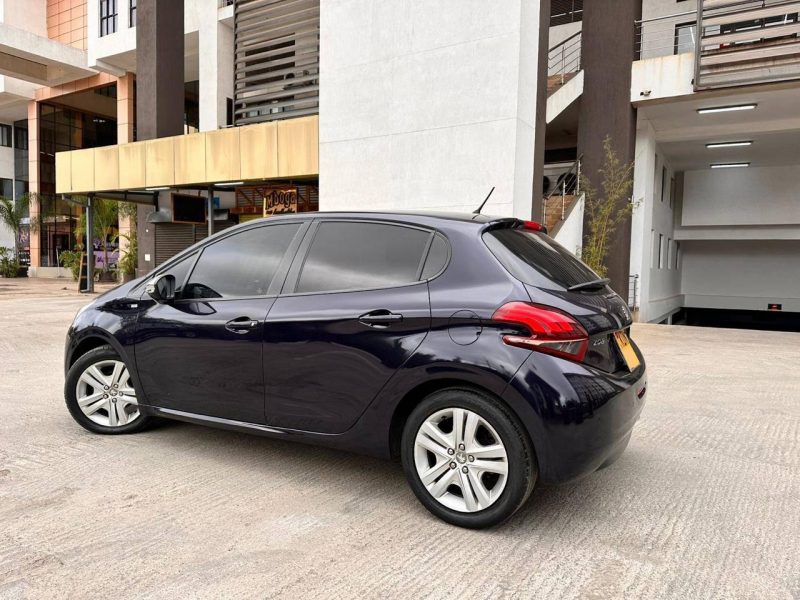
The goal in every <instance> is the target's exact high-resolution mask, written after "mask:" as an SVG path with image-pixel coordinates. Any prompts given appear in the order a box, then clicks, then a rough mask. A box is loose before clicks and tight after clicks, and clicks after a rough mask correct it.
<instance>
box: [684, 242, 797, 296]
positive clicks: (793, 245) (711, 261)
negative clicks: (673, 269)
mask: <svg viewBox="0 0 800 600" xmlns="http://www.w3.org/2000/svg"><path fill="white" fill-rule="evenodd" d="M798 257H800V240H791V241H789V240H729V241H686V242H683V251H682V258H681V260H682V262H683V278H682V282H681V289H682V292H683V293H684V294H685V297H686V300H685V302H686V306H690V307H697V308H730V309H742V310H766V309H767V304H768V303H770V302H778V303H781V304H783V310H784V311H792V312H800V260H798Z"/></svg>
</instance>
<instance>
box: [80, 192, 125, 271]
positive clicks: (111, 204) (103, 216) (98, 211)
mask: <svg viewBox="0 0 800 600" xmlns="http://www.w3.org/2000/svg"><path fill="white" fill-rule="evenodd" d="M72 202H75V203H76V204H80V205H81V206H84V207H85V206H86V198H85V197H80V198H79V197H75V196H73V198H72ZM118 217H119V203H118V202H115V201H114V200H106V199H104V198H94V199H93V200H92V225H93V229H94V231H93V232H92V236H93V237H96V238H99V239H100V241H101V243H102V245H103V268H102V270H101V271H100V281H113V280H114V274H113V273H112V271H111V269H110V268H109V266H108V244H109V241H108V240H109V238H112V239H116V233H115V232H116V229H117V219H118ZM75 237H76V238H77V242H78V245H81V244H82V243H83V240H85V239H86V212H85V211H84V214H82V215H81V219H80V221H79V222H78V226H77V227H76V228H75ZM86 251H87V253H88V254H89V255H91V256H93V255H94V248H87V249H86Z"/></svg>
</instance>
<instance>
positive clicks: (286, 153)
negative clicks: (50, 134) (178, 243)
mask: <svg viewBox="0 0 800 600" xmlns="http://www.w3.org/2000/svg"><path fill="white" fill-rule="evenodd" d="M318 173H319V117H318V116H316V115H314V116H311V117H302V118H299V119H287V120H285V121H272V122H269V123H258V124H256V125H247V126H244V127H231V128H228V129H218V130H215V131H208V132H202V133H192V134H187V135H177V136H172V137H166V138H159V139H155V140H146V141H141V142H132V143H129V144H119V145H116V146H103V147H100V148H89V149H86V150H72V151H68V152H58V153H56V193H58V194H87V193H90V192H107V191H114V190H137V189H139V190H145V189H148V188H151V189H152V188H159V187H180V186H200V185H210V184H214V183H219V182H228V181H262V180H265V179H279V178H299V177H310V176H315V175H317V174H318Z"/></svg>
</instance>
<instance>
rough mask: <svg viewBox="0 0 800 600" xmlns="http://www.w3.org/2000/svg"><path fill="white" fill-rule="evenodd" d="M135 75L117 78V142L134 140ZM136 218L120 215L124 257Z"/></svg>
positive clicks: (121, 246) (121, 248)
mask: <svg viewBox="0 0 800 600" xmlns="http://www.w3.org/2000/svg"><path fill="white" fill-rule="evenodd" d="M133 99H134V75H133V73H126V74H125V75H124V76H122V77H120V78H118V79H117V143H118V144H127V143H128V142H132V141H134V140H133V125H134V121H135V115H134V102H133ZM134 223H135V219H133V218H132V217H129V216H123V215H120V217H119V256H120V258H122V257H123V256H125V255H126V254H127V253H128V248H130V241H129V238H130V235H131V233H132V231H133V226H134Z"/></svg>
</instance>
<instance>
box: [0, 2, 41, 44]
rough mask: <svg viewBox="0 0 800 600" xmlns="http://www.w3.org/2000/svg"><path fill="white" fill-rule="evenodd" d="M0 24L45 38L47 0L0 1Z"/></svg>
mask: <svg viewBox="0 0 800 600" xmlns="http://www.w3.org/2000/svg"><path fill="white" fill-rule="evenodd" d="M0 22H2V23H5V24H6V25H10V26H11V27H16V28H18V29H24V30H25V31H30V32H31V33H35V34H36V35H40V36H42V37H47V0H0Z"/></svg>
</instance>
